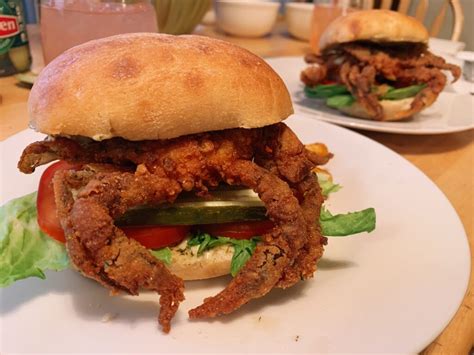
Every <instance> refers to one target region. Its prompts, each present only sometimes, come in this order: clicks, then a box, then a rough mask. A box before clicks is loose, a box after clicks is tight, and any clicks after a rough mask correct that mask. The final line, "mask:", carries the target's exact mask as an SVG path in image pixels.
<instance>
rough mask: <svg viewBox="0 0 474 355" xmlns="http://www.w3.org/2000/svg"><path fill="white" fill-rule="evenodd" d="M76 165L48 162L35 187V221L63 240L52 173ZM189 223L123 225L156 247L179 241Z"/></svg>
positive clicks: (143, 242)
mask: <svg viewBox="0 0 474 355" xmlns="http://www.w3.org/2000/svg"><path fill="white" fill-rule="evenodd" d="M77 167H78V166H77V165H72V164H69V163H67V162H65V161H58V162H56V163H53V164H51V165H50V166H49V167H48V168H47V169H46V170H45V171H44V173H43V175H42V176H41V179H40V183H39V188H38V197H37V199H36V208H37V210H38V225H39V227H40V228H41V230H42V231H43V232H45V233H46V234H47V235H49V236H50V237H52V238H54V239H56V240H58V241H60V242H62V243H65V242H66V238H65V237H64V231H63V229H62V227H61V223H60V222H59V218H58V215H57V213H56V202H55V200H54V189H53V177H54V174H55V173H56V172H57V171H60V170H70V169H75V168H77ZM190 228H191V227H190V226H146V227H145V226H144V227H141V226H140V227H124V228H122V230H123V231H124V232H125V234H126V235H127V236H128V237H130V238H133V239H135V240H137V241H138V242H140V243H141V244H143V245H144V246H145V247H146V248H152V249H158V248H163V247H166V246H169V245H175V244H178V243H179V242H180V241H181V240H183V239H184V238H185V237H186V235H187V233H188V232H189V229H190Z"/></svg>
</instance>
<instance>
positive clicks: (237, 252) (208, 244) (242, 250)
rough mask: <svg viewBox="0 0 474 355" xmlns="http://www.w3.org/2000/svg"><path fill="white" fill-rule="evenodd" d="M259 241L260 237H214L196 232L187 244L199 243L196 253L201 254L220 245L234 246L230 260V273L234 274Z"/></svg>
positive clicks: (194, 244)
mask: <svg viewBox="0 0 474 355" xmlns="http://www.w3.org/2000/svg"><path fill="white" fill-rule="evenodd" d="M259 241H260V237H253V238H251V239H233V238H228V237H215V236H212V235H210V234H208V233H202V232H197V233H195V234H194V235H193V236H192V237H191V239H190V240H188V246H190V247H192V246H196V245H199V248H198V252H197V255H201V254H202V253H203V252H205V251H206V250H209V249H212V248H215V247H217V246H220V245H225V244H230V245H232V246H233V247H234V254H233V255H232V260H231V262H230V274H231V275H232V276H235V275H237V273H238V272H239V270H240V269H241V268H242V267H243V266H244V265H245V263H246V262H247V260H248V259H250V257H251V256H252V254H253V252H254V250H255V248H256V247H257V243H258V242H259Z"/></svg>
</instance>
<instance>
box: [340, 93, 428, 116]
mask: <svg viewBox="0 0 474 355" xmlns="http://www.w3.org/2000/svg"><path fill="white" fill-rule="evenodd" d="M413 100H414V99H413V97H410V98H407V99H402V100H382V101H379V102H380V104H381V105H382V107H383V111H384V117H383V119H382V121H400V120H406V119H407V118H410V117H412V116H413V115H414V114H416V113H418V112H420V111H421V110H423V109H425V108H426V107H428V106H429V105H430V104H431V102H430V103H429V104H426V105H425V106H423V107H422V108H421V110H413V109H412V108H411V104H412V102H413ZM338 110H339V111H342V112H344V113H345V114H347V115H349V116H353V117H358V118H364V119H367V120H374V117H373V116H372V115H371V114H370V113H369V112H367V110H366V109H365V108H364V107H362V105H360V104H359V103H358V102H354V103H353V104H352V105H351V106H345V107H340V108H338Z"/></svg>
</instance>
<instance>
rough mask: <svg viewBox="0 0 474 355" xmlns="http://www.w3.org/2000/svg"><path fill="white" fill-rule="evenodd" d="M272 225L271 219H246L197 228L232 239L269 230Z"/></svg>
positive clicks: (257, 234) (246, 237) (243, 237)
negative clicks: (244, 220)
mask: <svg viewBox="0 0 474 355" xmlns="http://www.w3.org/2000/svg"><path fill="white" fill-rule="evenodd" d="M273 227H274V224H273V222H272V221H269V220H265V221H246V222H237V223H220V224H208V225H201V226H199V229H200V230H202V231H203V232H206V233H209V234H211V235H213V236H220V237H229V238H234V239H249V238H252V237H255V236H260V235H262V234H265V233H268V232H270V231H271V230H272V229H273Z"/></svg>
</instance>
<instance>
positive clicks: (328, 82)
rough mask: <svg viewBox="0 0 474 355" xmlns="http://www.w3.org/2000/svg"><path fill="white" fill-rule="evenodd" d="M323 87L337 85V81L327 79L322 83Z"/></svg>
mask: <svg viewBox="0 0 474 355" xmlns="http://www.w3.org/2000/svg"><path fill="white" fill-rule="evenodd" d="M321 84H322V85H335V84H337V81H335V80H330V79H325V80H323V81H322V82H321Z"/></svg>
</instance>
